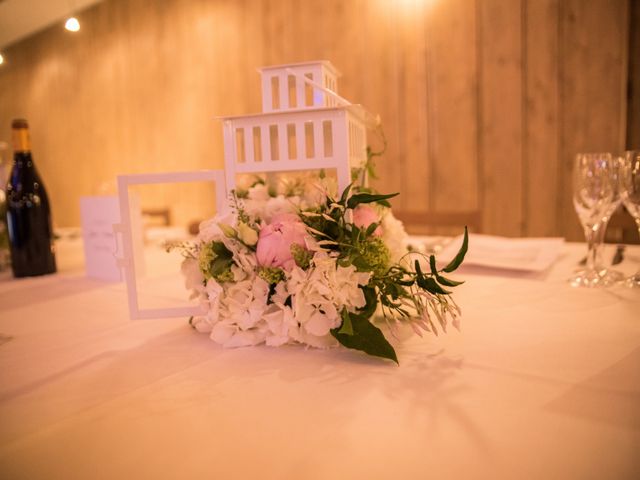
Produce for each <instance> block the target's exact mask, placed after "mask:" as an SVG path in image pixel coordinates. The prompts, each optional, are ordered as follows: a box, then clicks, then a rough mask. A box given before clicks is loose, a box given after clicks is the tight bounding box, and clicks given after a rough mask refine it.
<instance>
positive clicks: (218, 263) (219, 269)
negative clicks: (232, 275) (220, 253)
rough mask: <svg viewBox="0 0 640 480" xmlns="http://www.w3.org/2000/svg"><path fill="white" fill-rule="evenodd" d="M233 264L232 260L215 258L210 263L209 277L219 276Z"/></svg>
mask: <svg viewBox="0 0 640 480" xmlns="http://www.w3.org/2000/svg"><path fill="white" fill-rule="evenodd" d="M232 264H233V259H232V258H226V257H216V258H214V259H213V262H211V275H213V276H214V277H215V276H216V275H221V274H222V273H223V272H225V271H227V269H228V268H229V267H231V265H232Z"/></svg>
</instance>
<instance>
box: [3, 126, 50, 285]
mask: <svg viewBox="0 0 640 480" xmlns="http://www.w3.org/2000/svg"><path fill="white" fill-rule="evenodd" d="M11 128H12V130H13V149H14V154H13V168H12V169H11V174H10V176H9V183H8V184H7V228H8V231H9V248H10V250H11V269H12V270H13V275H14V276H15V277H31V276H35V275H46V274H48V273H54V272H55V271H56V258H55V253H54V248H53V229H52V228H51V209H50V208H49V197H48V196H47V192H46V190H45V188H44V185H43V183H42V180H41V179H40V175H38V172H37V171H36V167H35V165H34V164H33V159H32V158H31V145H30V140H29V125H28V124H27V121H26V120H22V119H18V120H14V121H13V122H12V124H11Z"/></svg>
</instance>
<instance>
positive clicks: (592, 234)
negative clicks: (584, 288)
mask: <svg viewBox="0 0 640 480" xmlns="http://www.w3.org/2000/svg"><path fill="white" fill-rule="evenodd" d="M600 226H601V224H599V223H597V224H595V225H594V226H593V227H585V229H584V236H585V238H586V240H587V247H588V252H587V271H590V272H592V271H595V270H596V268H597V266H598V251H599V247H600V242H601V239H600V232H601V231H602V229H601V228H600Z"/></svg>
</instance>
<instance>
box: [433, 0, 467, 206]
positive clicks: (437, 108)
mask: <svg viewBox="0 0 640 480" xmlns="http://www.w3.org/2000/svg"><path fill="white" fill-rule="evenodd" d="M478 3H479V2H473V1H469V0H452V1H449V2H438V3H435V2H434V4H433V8H432V10H431V12H430V15H429V17H428V37H427V38H428V39H429V43H428V49H429V50H428V60H429V62H428V65H427V68H428V72H427V86H428V95H429V97H428V98H429V105H428V109H429V110H428V113H429V120H430V122H429V126H428V132H427V133H428V137H429V142H430V150H429V156H428V160H429V162H430V163H431V165H432V166H431V170H432V173H431V176H430V178H429V197H430V203H429V209H430V210H432V211H445V212H446V211H448V212H461V211H462V212H464V211H474V210H477V209H478V208H479V191H478V187H479V177H478V175H479V173H480V171H479V169H478V121H477V120H478V58H477V57H478V55H477V53H478V52H477V50H476V46H477V35H478V30H477V25H476V15H477V9H478V8H479V5H478ZM451 32H455V35H452V34H451Z"/></svg>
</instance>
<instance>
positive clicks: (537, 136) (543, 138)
mask: <svg viewBox="0 0 640 480" xmlns="http://www.w3.org/2000/svg"><path fill="white" fill-rule="evenodd" d="M559 3H560V0H538V1H535V2H532V1H528V2H526V4H525V11H524V19H525V25H524V28H525V32H524V42H525V49H524V51H525V59H524V68H523V71H524V78H523V82H524V86H523V89H524V105H523V106H524V108H525V109H526V115H525V116H524V122H523V123H524V124H523V129H524V138H523V152H522V162H523V172H524V179H525V181H524V184H523V188H524V189H525V192H524V196H523V202H524V204H523V210H524V232H523V233H524V234H525V235H527V236H532V237H544V236H553V235H558V233H557V230H556V228H557V224H558V215H559V211H558V208H557V206H558V200H559V195H558V191H557V189H556V188H555V186H556V185H557V184H558V165H559V160H558V154H559V131H558V126H559V115H560V103H559V88H560V86H559V77H558V63H559V62H558V55H557V54H556V55H551V54H550V52H558V30H559V29H558V22H559V8H560V5H559Z"/></svg>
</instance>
